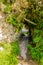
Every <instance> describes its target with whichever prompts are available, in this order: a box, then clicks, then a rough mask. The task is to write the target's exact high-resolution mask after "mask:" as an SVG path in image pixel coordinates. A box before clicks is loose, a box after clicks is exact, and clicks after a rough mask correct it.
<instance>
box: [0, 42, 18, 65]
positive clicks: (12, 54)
mask: <svg viewBox="0 0 43 65" xmlns="http://www.w3.org/2000/svg"><path fill="white" fill-rule="evenodd" d="M13 45H14V46H13ZM0 47H2V48H3V50H0V65H16V64H17V63H18V60H17V58H16V55H18V54H19V53H18V52H19V51H18V50H19V47H18V45H17V43H15V42H12V44H11V43H9V44H8V43H0Z"/></svg>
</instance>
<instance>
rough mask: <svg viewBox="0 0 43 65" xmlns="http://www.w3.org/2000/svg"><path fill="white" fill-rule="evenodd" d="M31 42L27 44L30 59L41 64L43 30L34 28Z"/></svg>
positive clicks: (42, 56) (42, 57) (42, 64)
mask: <svg viewBox="0 0 43 65" xmlns="http://www.w3.org/2000/svg"><path fill="white" fill-rule="evenodd" d="M33 44H34V45H35V47H34V45H31V44H29V45H28V49H29V53H30V55H31V57H32V59H35V60H37V61H38V62H39V63H40V65H43V31H42V30H35V31H34V37H33Z"/></svg>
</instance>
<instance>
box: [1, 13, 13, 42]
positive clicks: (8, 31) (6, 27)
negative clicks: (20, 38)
mask: <svg viewBox="0 0 43 65" xmlns="http://www.w3.org/2000/svg"><path fill="white" fill-rule="evenodd" d="M2 41H5V42H7V43H8V42H12V41H14V30H13V26H12V25H10V24H9V23H7V22H5V21H4V17H3V16H2V15H1V14H0V42H2Z"/></svg>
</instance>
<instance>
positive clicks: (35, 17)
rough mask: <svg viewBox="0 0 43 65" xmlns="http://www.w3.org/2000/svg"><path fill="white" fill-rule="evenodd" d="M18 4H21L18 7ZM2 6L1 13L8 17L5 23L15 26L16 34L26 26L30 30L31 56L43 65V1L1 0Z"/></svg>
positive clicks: (29, 47) (0, 4) (29, 46)
mask: <svg viewBox="0 0 43 65" xmlns="http://www.w3.org/2000/svg"><path fill="white" fill-rule="evenodd" d="M17 2H18V3H19V2H21V3H19V5H18V4H17ZM2 5H3V7H0V11H1V12H2V13H4V14H5V15H6V17H5V21H6V22H8V23H9V24H12V25H13V26H14V28H15V32H19V31H20V30H21V29H22V27H23V26H24V24H25V25H26V27H27V28H28V29H29V43H30V44H29V45H28V49H29V52H30V55H31V57H32V59H35V60H38V62H39V63H40V65H43V0H27V1H26V0H24V2H23V0H0V6H2ZM24 5H25V6H24ZM15 47H16V46H15ZM14 52H15V51H13V53H14ZM1 53H2V52H1ZM17 54H18V51H17ZM1 55H2V54H1ZM15 55H16V53H15ZM8 56H9V55H8ZM4 60H5V59H4ZM15 61H16V59H15ZM8 63H9V62H8ZM2 65H3V64H2ZM4 65H9V64H4ZM12 65H13V64H12Z"/></svg>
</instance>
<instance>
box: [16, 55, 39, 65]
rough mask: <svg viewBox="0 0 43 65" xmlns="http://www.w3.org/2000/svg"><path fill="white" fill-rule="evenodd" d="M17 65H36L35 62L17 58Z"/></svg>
mask: <svg viewBox="0 0 43 65" xmlns="http://www.w3.org/2000/svg"><path fill="white" fill-rule="evenodd" d="M17 58H18V65H38V63H37V62H36V61H33V60H32V59H30V60H24V59H23V58H22V57H20V56H18V57H17Z"/></svg>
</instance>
